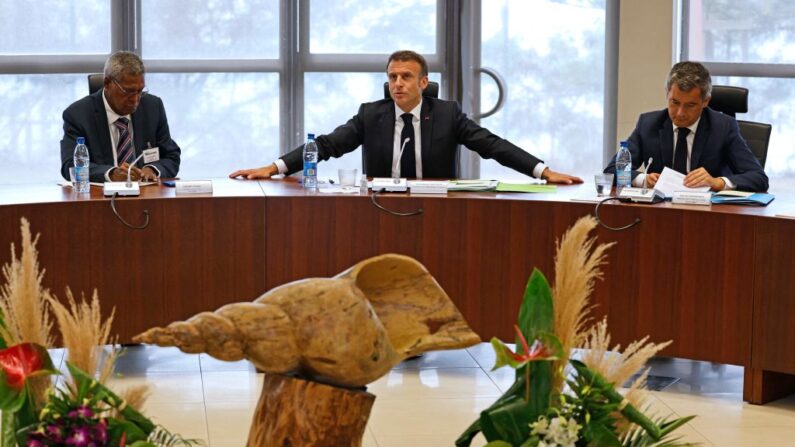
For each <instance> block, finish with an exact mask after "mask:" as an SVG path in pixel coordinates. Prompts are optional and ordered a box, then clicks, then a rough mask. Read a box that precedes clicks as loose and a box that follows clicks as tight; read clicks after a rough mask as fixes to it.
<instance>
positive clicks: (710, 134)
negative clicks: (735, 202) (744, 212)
mask: <svg viewBox="0 0 795 447" xmlns="http://www.w3.org/2000/svg"><path fill="white" fill-rule="evenodd" d="M666 92H667V95H668V96H667V97H668V109H667V110H660V111H656V112H648V113H644V114H642V115H641V116H640V118H639V119H638V124H637V125H636V126H635V130H634V131H633V132H632V135H630V137H629V140H628V141H629V151H630V153H631V154H632V179H633V180H632V184H633V185H635V186H643V183H644V180H645V182H646V184H647V186H650V187H651V186H654V185H655V184H656V183H657V180H658V179H659V177H660V173H661V172H662V170H663V167H669V168H671V169H675V170H677V171H679V172H681V173H682V174H686V176H685V179H684V186H687V187H699V186H709V188H710V189H711V190H712V191H722V190H724V189H737V190H741V191H767V187H768V180H767V175H765V171H764V170H763V169H762V165H760V164H759V160H757V158H756V157H755V156H754V154H753V153H752V152H751V150H750V149H749V148H748V145H747V144H746V143H745V140H744V139H743V137H742V136H741V135H740V130H739V128H738V126H737V121H735V119H734V118H732V117H730V116H728V115H724V114H722V113H720V112H716V111H714V110H712V109H710V108H708V107H707V105H708V104H709V100H710V97H711V93H712V79H711V77H710V75H709V71H707V69H706V67H704V66H703V65H701V64H699V63H697V62H679V63H678V64H676V65H674V66H673V68H671V72H670V73H669V74H668V79H667V81H666ZM649 158H652V159H653V161H652V164H651V166H650V167H648V170H647V172H648V174H647V175H646V176H645V179H644V174H639V173H638V171H637V169H638V168H640V165H641V164H643V163H646V162H647V161H648V159H649ZM615 170H616V157H615V156H614V157H613V159H612V160H611V161H610V164H608V166H607V167H606V168H605V170H604V172H605V173H615Z"/></svg>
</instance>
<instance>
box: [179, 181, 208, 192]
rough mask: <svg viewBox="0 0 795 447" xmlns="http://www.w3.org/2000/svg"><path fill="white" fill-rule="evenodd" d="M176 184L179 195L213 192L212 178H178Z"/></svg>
mask: <svg viewBox="0 0 795 447" xmlns="http://www.w3.org/2000/svg"><path fill="white" fill-rule="evenodd" d="M174 186H175V187H176V189H177V195H181V194H212V193H213V181H212V180H190V181H182V180H177V181H176V182H174Z"/></svg>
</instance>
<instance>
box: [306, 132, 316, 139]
mask: <svg viewBox="0 0 795 447" xmlns="http://www.w3.org/2000/svg"><path fill="white" fill-rule="evenodd" d="M306 139H307V140H314V139H315V134H313V133H308V134H306Z"/></svg>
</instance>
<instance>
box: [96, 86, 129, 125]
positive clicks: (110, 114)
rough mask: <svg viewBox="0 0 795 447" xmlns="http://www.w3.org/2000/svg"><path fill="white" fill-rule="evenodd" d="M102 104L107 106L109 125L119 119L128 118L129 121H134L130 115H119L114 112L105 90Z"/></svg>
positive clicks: (103, 90) (106, 113) (106, 112)
mask: <svg viewBox="0 0 795 447" xmlns="http://www.w3.org/2000/svg"><path fill="white" fill-rule="evenodd" d="M102 102H103V103H104V104H105V115H107V116H108V124H110V125H112V124H113V123H115V122H116V120H118V119H119V118H127V119H128V120H130V121H132V117H131V116H130V115H119V114H118V113H116V112H115V111H114V110H113V107H111V106H110V104H108V98H106V97H105V89H104V88H103V89H102Z"/></svg>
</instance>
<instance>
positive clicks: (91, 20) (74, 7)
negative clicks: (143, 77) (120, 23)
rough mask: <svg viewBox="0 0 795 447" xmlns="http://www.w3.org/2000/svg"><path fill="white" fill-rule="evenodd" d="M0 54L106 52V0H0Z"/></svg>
mask: <svg viewBox="0 0 795 447" xmlns="http://www.w3.org/2000/svg"><path fill="white" fill-rule="evenodd" d="M0 30H3V31H2V32H3V37H2V39H0V54H3V55H24V54H64V53H67V54H104V53H109V52H110V2H109V1H104V2H96V1H68V2H64V1H60V0H35V1H33V0H13V1H3V2H0Z"/></svg>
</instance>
